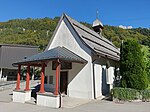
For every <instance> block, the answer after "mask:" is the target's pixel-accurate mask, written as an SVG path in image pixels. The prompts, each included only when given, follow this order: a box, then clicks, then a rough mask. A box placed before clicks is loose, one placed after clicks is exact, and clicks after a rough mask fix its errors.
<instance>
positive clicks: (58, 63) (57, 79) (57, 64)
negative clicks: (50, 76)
mask: <svg viewBox="0 0 150 112" xmlns="http://www.w3.org/2000/svg"><path fill="white" fill-rule="evenodd" d="M59 74H60V62H59V59H58V60H57V62H56V84H55V93H54V94H55V95H58V94H59V93H58V91H59V90H58V89H59V88H58V85H59Z"/></svg>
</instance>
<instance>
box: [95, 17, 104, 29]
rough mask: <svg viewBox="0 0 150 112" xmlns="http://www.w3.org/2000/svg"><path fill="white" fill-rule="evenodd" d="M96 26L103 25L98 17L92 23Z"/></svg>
mask: <svg viewBox="0 0 150 112" xmlns="http://www.w3.org/2000/svg"><path fill="white" fill-rule="evenodd" d="M96 26H101V27H103V24H102V22H101V21H100V20H99V19H98V18H97V19H96V20H95V21H94V22H93V25H92V27H96Z"/></svg>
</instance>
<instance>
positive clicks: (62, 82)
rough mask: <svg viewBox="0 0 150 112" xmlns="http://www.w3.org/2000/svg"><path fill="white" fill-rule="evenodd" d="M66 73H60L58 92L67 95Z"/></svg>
mask: <svg viewBox="0 0 150 112" xmlns="http://www.w3.org/2000/svg"><path fill="white" fill-rule="evenodd" d="M67 87H68V71H63V72H60V92H61V93H63V94H65V95H67Z"/></svg>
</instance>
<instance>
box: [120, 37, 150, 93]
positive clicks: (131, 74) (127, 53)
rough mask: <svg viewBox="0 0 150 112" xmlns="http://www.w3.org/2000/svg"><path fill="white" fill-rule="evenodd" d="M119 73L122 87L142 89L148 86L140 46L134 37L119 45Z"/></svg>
mask: <svg viewBox="0 0 150 112" xmlns="http://www.w3.org/2000/svg"><path fill="white" fill-rule="evenodd" d="M120 75H121V76H122V79H121V86H122V87H125V88H133V89H138V90H144V89H146V88H147V86H148V80H147V75H146V70H145V63H144V60H143V54H142V52H141V46H140V45H139V44H138V42H137V40H135V39H127V40H126V41H124V43H123V44H122V45H121V55H120Z"/></svg>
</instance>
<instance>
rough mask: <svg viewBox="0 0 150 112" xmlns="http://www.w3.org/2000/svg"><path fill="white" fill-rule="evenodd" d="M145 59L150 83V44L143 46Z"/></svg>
mask: <svg viewBox="0 0 150 112" xmlns="http://www.w3.org/2000/svg"><path fill="white" fill-rule="evenodd" d="M142 52H143V55H144V56H143V59H144V65H145V71H146V74H147V76H148V80H149V83H150V48H149V47H148V46H142Z"/></svg>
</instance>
